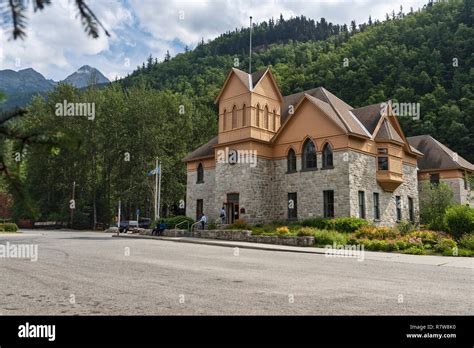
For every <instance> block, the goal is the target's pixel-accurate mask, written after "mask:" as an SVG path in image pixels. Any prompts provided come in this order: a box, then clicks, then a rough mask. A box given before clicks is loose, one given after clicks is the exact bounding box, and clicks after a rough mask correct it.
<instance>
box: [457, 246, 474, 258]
mask: <svg viewBox="0 0 474 348" xmlns="http://www.w3.org/2000/svg"><path fill="white" fill-rule="evenodd" d="M458 256H470V257H472V256H474V250H469V249H463V248H460V249H458Z"/></svg>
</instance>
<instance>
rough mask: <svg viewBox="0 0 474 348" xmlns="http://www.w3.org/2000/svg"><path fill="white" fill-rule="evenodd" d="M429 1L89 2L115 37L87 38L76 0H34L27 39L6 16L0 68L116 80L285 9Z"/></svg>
mask: <svg viewBox="0 0 474 348" xmlns="http://www.w3.org/2000/svg"><path fill="white" fill-rule="evenodd" d="M426 2H427V0H391V1H386V0H190V1H182V0H179V1H178V0H174V1H170V0H168V1H163V0H88V1H87V3H88V5H89V7H90V8H91V9H92V10H93V11H94V13H95V14H96V16H97V17H98V18H99V19H100V20H101V22H102V24H104V26H105V27H106V28H107V30H108V31H109V33H110V34H111V36H110V37H107V36H106V35H105V34H104V33H103V32H101V35H100V37H99V38H98V39H92V38H90V37H88V36H87V35H86V34H85V32H84V30H83V27H82V26H81V23H80V19H79V18H78V17H77V13H76V10H75V7H74V3H73V1H70V0H52V3H53V4H52V5H51V6H48V7H47V8H45V9H44V10H43V11H38V12H36V13H33V8H32V6H31V2H30V9H29V13H28V14H27V17H28V27H27V31H26V32H27V37H26V39H24V40H20V39H17V40H13V39H12V35H11V26H10V24H9V23H5V22H4V21H3V22H2V18H1V17H0V27H1V28H0V70H3V69H12V70H15V71H18V70H21V69H26V68H30V67H31V68H33V69H35V70H36V71H38V72H40V73H41V74H43V75H44V76H45V77H46V78H48V79H53V80H55V81H59V80H63V79H64V78H66V77H67V76H68V75H70V74H72V73H73V72H74V71H76V70H77V69H79V68H80V67H81V66H83V65H90V66H93V67H95V68H97V69H99V70H100V71H101V72H102V73H103V74H104V75H105V76H107V77H108V78H109V79H110V80H114V79H115V78H121V77H124V76H126V75H127V74H128V73H131V72H132V71H133V70H135V69H136V67H137V66H138V65H141V64H142V63H143V62H144V61H145V60H146V58H147V57H148V56H149V55H150V54H152V55H153V57H157V58H158V60H162V59H163V58H164V56H165V54H166V51H167V50H169V52H170V54H171V56H174V55H175V54H177V53H180V52H183V51H184V48H185V46H186V45H187V46H188V47H190V48H193V47H195V46H196V44H197V42H198V41H200V40H201V39H202V38H204V40H205V41H208V40H210V39H213V38H215V37H217V36H219V35H220V34H221V33H224V32H226V31H229V30H230V31H232V30H234V29H235V28H240V27H247V26H248V25H249V16H252V17H253V20H254V22H262V21H264V20H268V19H269V18H271V17H273V18H275V19H277V18H279V17H280V14H283V17H284V18H290V17H292V16H293V17H294V16H299V15H304V16H306V17H309V18H312V19H315V20H317V21H319V19H320V18H321V17H324V18H326V20H327V21H329V22H332V23H334V24H344V23H345V24H348V25H349V24H350V22H351V21H352V20H355V21H356V23H357V24H359V23H363V22H367V20H368V18H369V15H370V16H372V20H375V19H379V20H383V19H384V18H385V14H386V13H391V12H392V10H395V12H398V11H399V9H400V5H402V6H403V9H404V12H408V11H409V10H410V7H413V9H414V10H417V9H418V8H421V7H422V6H423V5H424V4H425V3H426Z"/></svg>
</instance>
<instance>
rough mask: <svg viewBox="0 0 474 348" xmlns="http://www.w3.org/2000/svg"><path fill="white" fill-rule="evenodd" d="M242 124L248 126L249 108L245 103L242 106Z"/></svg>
mask: <svg viewBox="0 0 474 348" xmlns="http://www.w3.org/2000/svg"><path fill="white" fill-rule="evenodd" d="M242 125H243V126H246V125H247V109H246V106H245V104H244V106H243V107H242Z"/></svg>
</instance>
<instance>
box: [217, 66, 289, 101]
mask: <svg viewBox="0 0 474 348" xmlns="http://www.w3.org/2000/svg"><path fill="white" fill-rule="evenodd" d="M267 73H270V78H271V80H272V81H273V83H275V79H274V78H273V75H272V73H271V71H270V69H269V68H266V69H262V70H258V71H255V72H253V73H252V74H249V73H247V72H245V71H242V70H240V69H237V68H232V69H231V70H230V71H229V73H228V74H227V77H226V79H225V81H224V84H223V85H222V88H221V90H220V92H219V94H218V95H217V98H216V99H215V100H214V102H215V103H217V101H218V100H219V99H220V97H221V95H222V93H223V92H224V90H225V87H226V85H227V82H229V80H230V77H231V76H232V75H234V74H235V76H237V77H238V78H239V80H240V81H241V82H242V84H243V85H244V86H245V87H246V88H247V89H248V90H249V91H250V92H252V91H253V89H254V88H255V86H257V85H258V83H259V82H260V81H261V80H262V78H263V77H264V76H265V75H266V74H267ZM275 85H276V83H275ZM276 89H277V91H278V93H280V90H279V89H278V87H277V88H276ZM280 97H281V94H280Z"/></svg>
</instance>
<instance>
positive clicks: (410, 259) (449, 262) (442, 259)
mask: <svg viewBox="0 0 474 348" xmlns="http://www.w3.org/2000/svg"><path fill="white" fill-rule="evenodd" d="M112 237H115V238H129V239H157V240H163V241H169V242H178V243H194V244H203V245H213V246H220V247H228V248H242V249H256V250H265V251H280V252H294V253H306V254H319V255H321V254H322V255H325V254H326V249H324V248H316V247H295V246H288V245H275V244H262V243H250V242H239V241H227V240H216V239H203V238H190V237H158V236H144V235H133V234H121V235H119V236H117V235H116V234H114V235H112ZM353 260H354V262H357V258H353ZM364 260H372V261H388V262H401V263H411V264H418V265H431V266H440V267H459V268H471V269H474V258H472V257H454V256H434V255H408V254H399V253H388V252H378V251H364Z"/></svg>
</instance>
